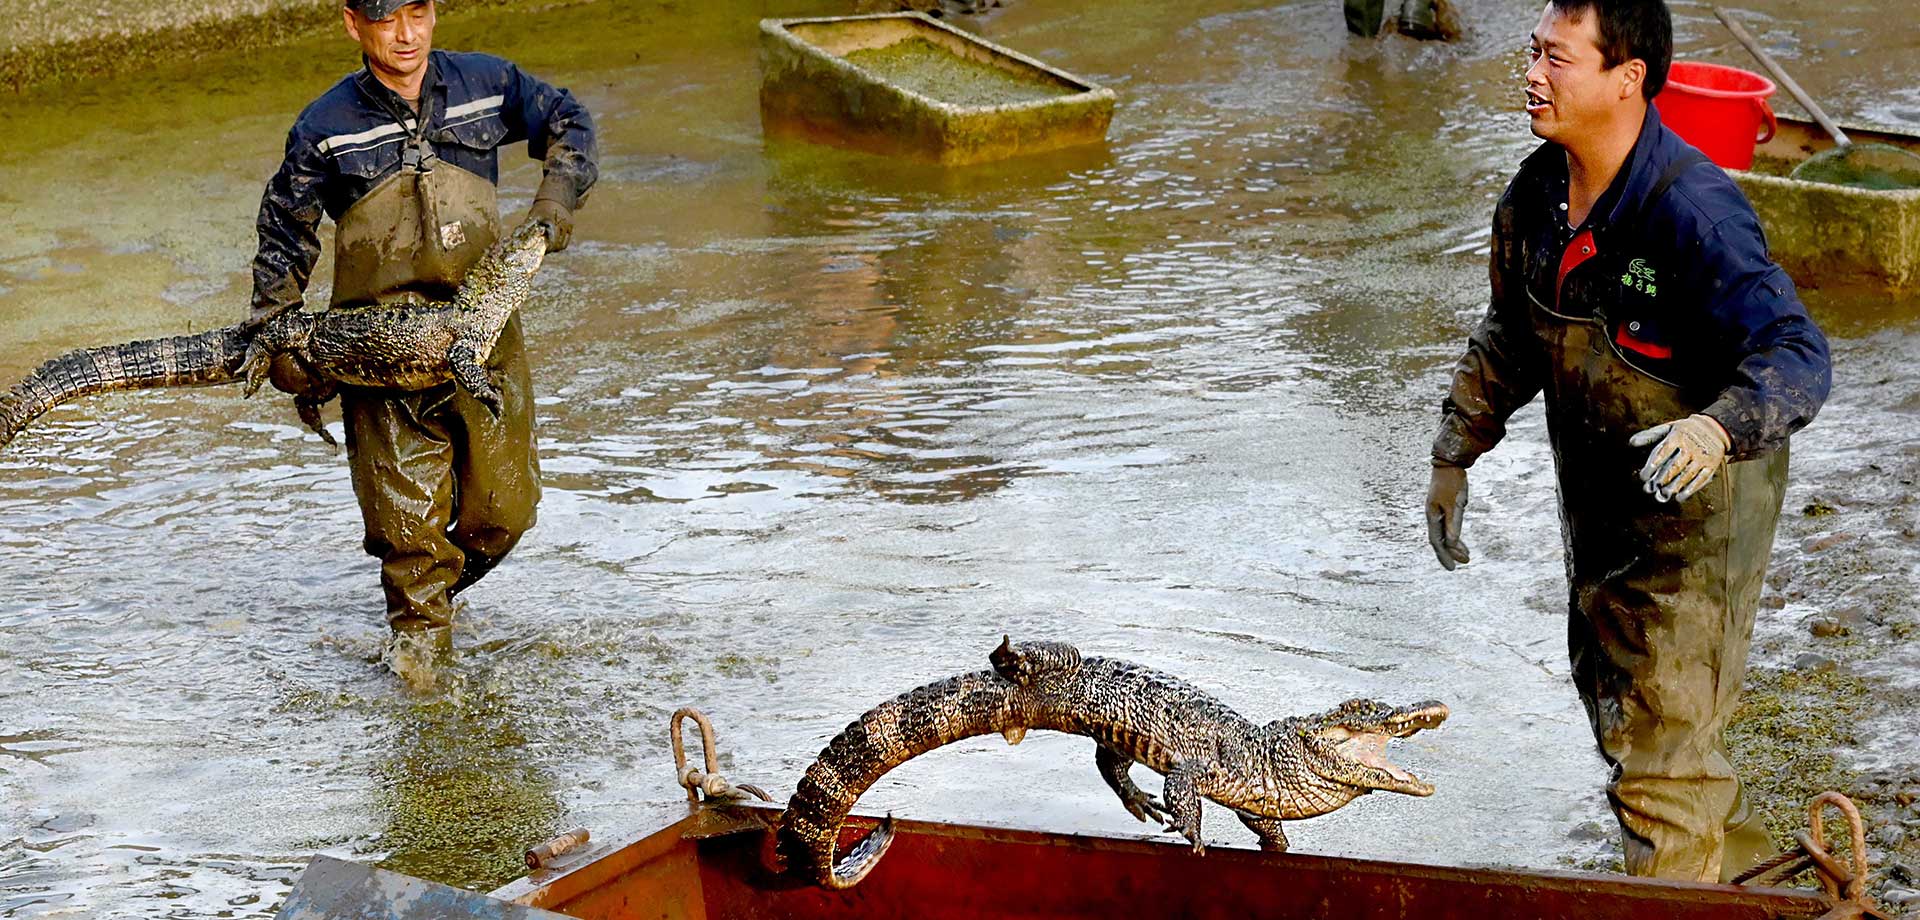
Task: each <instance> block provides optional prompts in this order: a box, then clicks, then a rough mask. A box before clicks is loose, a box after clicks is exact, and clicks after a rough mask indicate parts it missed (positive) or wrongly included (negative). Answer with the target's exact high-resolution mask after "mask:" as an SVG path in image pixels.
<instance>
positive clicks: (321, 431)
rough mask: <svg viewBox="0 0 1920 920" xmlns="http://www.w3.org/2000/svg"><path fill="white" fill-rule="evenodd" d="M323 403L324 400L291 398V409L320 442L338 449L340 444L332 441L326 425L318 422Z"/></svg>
mask: <svg viewBox="0 0 1920 920" xmlns="http://www.w3.org/2000/svg"><path fill="white" fill-rule="evenodd" d="M328 398H329V399H331V398H332V396H331V395H329V396H328ZM325 403H326V400H325V399H316V398H314V397H311V396H296V397H294V398H293V408H294V409H295V411H297V412H299V413H300V421H302V422H305V423H306V425H307V427H308V428H311V429H313V432H314V433H315V434H318V435H319V436H320V440H322V441H325V442H326V443H327V446H328V447H334V448H338V447H339V446H340V442H339V441H337V440H335V439H334V437H333V432H331V431H328V430H327V425H326V423H325V422H323V421H321V420H320V407H321V406H322V405H324V404H325Z"/></svg>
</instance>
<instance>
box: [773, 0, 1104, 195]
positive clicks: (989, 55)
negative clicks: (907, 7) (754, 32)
mask: <svg viewBox="0 0 1920 920" xmlns="http://www.w3.org/2000/svg"><path fill="white" fill-rule="evenodd" d="M760 72H761V82H760V121H761V125H762V128H763V130H764V131H765V132H766V134H767V135H768V136H784V137H799V138H803V139H805V140H809V141H813V142H816V143H825V144H831V145H834V146H837V147H847V148H851V149H854V150H863V151H867V152H869V153H878V154H883V155H888V156H901V157H909V158H913V159H918V160H924V161H930V162H935V163H941V164H945V165H950V166H958V165H964V164H970V163H984V162H988V161H992V160H1000V159H1005V158H1007V157H1013V156H1020V155H1023V154H1029V153H1038V152H1041V151H1045V150H1055V149H1059V148H1062V147H1072V146H1077V145H1081V144H1093V143H1100V142H1102V141H1104V140H1105V139H1106V135H1107V125H1108V123H1109V122H1111V121H1112V119H1113V101H1114V94H1113V91H1112V90H1109V89H1105V88H1102V87H1099V86H1096V85H1094V84H1092V83H1089V82H1087V81H1085V80H1082V79H1080V78H1079V77H1075V76H1073V75H1072V74H1069V73H1066V72H1064V71H1060V70H1056V69H1054V68H1052V67H1049V66H1047V65H1045V64H1042V63H1041V62H1039V61H1036V60H1034V59H1033V58H1030V57H1027V56H1026V55H1023V54H1020V53H1018V52H1015V51H1012V50H1009V49H1007V48H1002V47H1000V46H999V45H995V44H993V43H991V42H987V41H983V40H981V39H979V38H977V37H975V36H973V35H969V34H967V33H966V32H962V31H960V30H959V29H956V28H953V27H951V26H948V25H946V24H945V23H942V22H940V21H939V20H936V19H933V18H931V17H928V16H926V15H924V14H921V13H885V14H880V15H874V16H835V17H827V18H816V19H767V20H762V21H761V23H760Z"/></svg>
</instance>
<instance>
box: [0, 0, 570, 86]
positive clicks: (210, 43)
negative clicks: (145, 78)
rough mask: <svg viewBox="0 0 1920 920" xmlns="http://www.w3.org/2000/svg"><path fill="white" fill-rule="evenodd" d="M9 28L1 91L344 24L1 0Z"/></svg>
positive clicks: (197, 9)
mask: <svg viewBox="0 0 1920 920" xmlns="http://www.w3.org/2000/svg"><path fill="white" fill-rule="evenodd" d="M591 2H594V0H571V2H569V0H559V2H554V0H452V2H451V3H449V2H446V0H442V4H441V5H442V6H443V7H450V8H452V9H469V8H479V7H515V6H518V7H527V8H540V9H548V8H552V7H556V6H571V5H577V4H579V3H591ZM0 19H4V20H5V21H6V22H7V24H8V25H7V27H8V29H9V30H10V33H11V34H9V35H8V37H7V44H6V46H5V48H4V49H0V92H16V93H17V92H20V91H22V90H26V89H30V88H32V87H36V86H40V85H43V84H50V83H63V82H70V81H74V80H81V79H87V78H97V77H109V76H115V75H119V74H128V73H137V72H140V71H143V70H150V69H153V68H155V67H170V66H176V65H180V64H184V63H189V62H192V61H195V60H199V59H202V58H207V57H213V56H216V55H218V56H229V55H235V54H253V53H259V52H262V51H267V50H271V49H274V48H281V47H285V46H287V45H289V44H292V43H294V42H296V41H299V40H302V39H307V38H313V37H315V36H320V35H326V34H329V33H333V32H338V31H339V30H340V3H339V2H337V0H253V2H250V3H217V2H213V0H189V2H185V3H180V2H169V0H116V2H115V3H114V4H113V5H112V6H109V7H105V8H95V7H94V6H90V5H80V4H72V3H55V2H51V0H0Z"/></svg>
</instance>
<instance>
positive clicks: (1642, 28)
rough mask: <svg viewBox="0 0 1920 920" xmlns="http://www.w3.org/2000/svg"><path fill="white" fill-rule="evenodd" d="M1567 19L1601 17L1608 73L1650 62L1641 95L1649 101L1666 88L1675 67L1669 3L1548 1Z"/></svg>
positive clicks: (1602, 51)
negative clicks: (1636, 61) (1629, 64)
mask: <svg viewBox="0 0 1920 920" xmlns="http://www.w3.org/2000/svg"><path fill="white" fill-rule="evenodd" d="M1549 2H1551V3H1552V4H1553V8H1554V9H1556V10H1559V11H1560V12H1561V14H1562V15H1565V16H1568V17H1574V16H1578V15H1580V14H1582V13H1589V12H1590V13H1593V14H1594V15H1596V16H1599V17H1600V56H1601V59H1602V61H1603V62H1604V63H1605V64H1606V67H1607V69H1608V70H1612V69H1613V68H1615V67H1618V66H1620V65H1621V64H1624V63H1626V62H1628V61H1631V60H1633V59H1634V58H1639V59H1640V60H1642V61H1645V62H1647V78H1646V80H1645V81H1643V82H1642V83H1641V84H1640V94H1641V95H1642V96H1645V97H1646V98H1647V99H1648V100H1649V101H1651V100H1652V99H1653V97H1654V96H1656V95H1658V94H1659V92H1660V90H1661V88H1662V87H1664V86H1666V85H1667V68H1668V67H1669V66H1670V65H1672V64H1673V17H1672V16H1671V15H1669V14H1668V13H1667V4H1666V0H1549Z"/></svg>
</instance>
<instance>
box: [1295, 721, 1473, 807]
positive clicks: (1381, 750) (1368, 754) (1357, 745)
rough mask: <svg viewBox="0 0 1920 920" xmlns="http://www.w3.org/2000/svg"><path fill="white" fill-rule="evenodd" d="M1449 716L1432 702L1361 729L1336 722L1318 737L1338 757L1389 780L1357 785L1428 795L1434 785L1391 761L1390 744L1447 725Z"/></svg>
mask: <svg viewBox="0 0 1920 920" xmlns="http://www.w3.org/2000/svg"><path fill="white" fill-rule="evenodd" d="M1449 714H1450V713H1449V711H1448V710H1447V707H1446V704H1444V703H1438V702H1431V701H1429V702H1425V703H1415V704H1413V705H1412V706H1403V707H1400V708H1399V709H1395V710H1392V711H1391V712H1390V713H1387V714H1384V715H1383V716H1381V717H1380V718H1379V719H1378V721H1377V723H1374V724H1367V725H1365V726H1364V727H1360V726H1357V725H1355V724H1354V723H1353V722H1348V723H1346V724H1339V723H1336V724H1333V725H1328V726H1327V727H1325V728H1323V729H1321V730H1320V731H1319V732H1318V735H1319V737H1320V739H1321V740H1323V741H1326V742H1329V743H1330V744H1331V745H1332V747H1333V751H1334V753H1335V754H1337V755H1338V756H1340V757H1342V758H1344V759H1346V760H1347V761H1349V762H1352V763H1356V764H1359V765H1360V766H1363V767H1368V768H1371V769H1373V770H1377V771H1379V772H1380V773H1383V774H1385V776H1386V780H1385V781H1379V780H1374V779H1368V780H1366V781H1364V782H1359V783H1355V784H1354V785H1363V786H1366V787H1368V788H1372V789H1381V790H1385V791H1388V792H1399V793H1403V794H1406V795H1419V796H1427V795H1432V794H1433V784H1432V783H1429V782H1427V781H1425V780H1423V779H1421V778H1420V777H1418V776H1415V775H1414V774H1413V773H1412V772H1410V771H1408V770H1407V769H1406V768H1404V767H1401V766H1400V765H1399V764H1396V763H1394V762H1393V761H1391V760H1388V759H1387V742H1389V741H1391V740H1393V739H1395V738H1405V737H1407V736H1409V735H1412V734H1414V733H1415V732H1419V731H1422V730H1424V729H1429V728H1433V727H1435V726H1437V725H1439V724H1440V723H1442V722H1445V721H1446V720H1447V716H1448V715H1449ZM1369 721H1371V720H1369Z"/></svg>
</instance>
